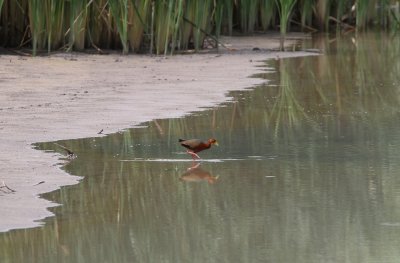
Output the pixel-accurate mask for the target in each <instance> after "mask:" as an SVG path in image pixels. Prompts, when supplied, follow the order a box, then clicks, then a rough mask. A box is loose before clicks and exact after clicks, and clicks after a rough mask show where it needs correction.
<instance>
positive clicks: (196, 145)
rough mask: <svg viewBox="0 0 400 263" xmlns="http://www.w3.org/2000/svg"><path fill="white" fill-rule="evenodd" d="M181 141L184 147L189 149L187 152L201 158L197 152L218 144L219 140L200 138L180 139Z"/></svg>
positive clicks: (193, 156)
mask: <svg viewBox="0 0 400 263" xmlns="http://www.w3.org/2000/svg"><path fill="white" fill-rule="evenodd" d="M179 142H180V143H181V145H182V146H183V147H185V148H187V149H188V150H187V153H188V154H190V155H191V156H192V158H193V159H195V158H197V159H199V158H200V156H198V155H197V153H198V152H201V151H203V150H206V149H209V148H210V147H211V145H217V146H218V142H217V140H216V139H208V140H207V141H202V140H200V139H189V140H185V139H179Z"/></svg>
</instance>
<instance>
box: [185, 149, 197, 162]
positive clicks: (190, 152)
mask: <svg viewBox="0 0 400 263" xmlns="http://www.w3.org/2000/svg"><path fill="white" fill-rule="evenodd" d="M186 152H187V153H188V154H190V155H191V156H192V158H193V160H194V159H200V156H198V155H197V154H196V153H195V152H192V151H186Z"/></svg>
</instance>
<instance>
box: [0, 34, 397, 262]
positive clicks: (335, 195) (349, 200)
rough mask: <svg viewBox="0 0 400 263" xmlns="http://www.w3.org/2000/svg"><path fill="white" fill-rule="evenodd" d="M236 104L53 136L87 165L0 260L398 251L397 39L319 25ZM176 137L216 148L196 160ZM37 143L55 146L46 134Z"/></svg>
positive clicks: (11, 239) (296, 256) (228, 258)
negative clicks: (323, 33) (96, 132)
mask: <svg viewBox="0 0 400 263" xmlns="http://www.w3.org/2000/svg"><path fill="white" fill-rule="evenodd" d="M304 45H305V48H309V47H312V48H320V49H322V50H323V51H324V54H323V55H321V56H318V57H305V58H292V59H282V60H275V61H269V62H268V66H272V67H274V68H275V69H276V73H265V77H266V78H268V79H271V80H272V81H271V82H270V83H269V84H268V85H264V86H260V87H256V88H254V89H252V90H246V91H241V92H232V93H231V94H230V95H231V96H232V97H233V98H234V99H233V101H234V102H232V103H228V104H224V105H221V107H218V108H215V109H210V110H206V111H204V112H200V113H194V114H193V115H190V116H187V117H185V118H178V119H168V120H154V121H152V122H149V123H145V124H144V126H145V127H142V128H136V129H130V130H127V131H125V132H123V133H119V134H114V135H111V136H107V137H104V138H95V139H94V138H89V139H83V140H70V141H62V142H58V143H59V144H62V145H65V146H67V147H68V148H70V149H73V150H74V151H75V153H76V154H77V156H78V157H77V158H76V159H74V160H73V161H71V162H70V163H69V164H68V165H66V166H65V169H66V170H67V171H68V172H69V173H71V174H74V175H80V176H84V179H83V180H82V182H81V183H80V184H78V185H75V186H69V187H63V188H62V189H61V190H60V191H55V192H53V193H49V194H46V195H44V197H45V198H47V199H50V200H53V201H55V202H58V203H61V204H63V205H62V206H60V207H56V208H52V209H51V210H52V211H53V212H54V213H55V214H56V216H55V217H52V218H48V219H46V220H44V222H45V225H44V226H43V227H40V228H34V229H26V230H15V231H10V232H8V233H3V234H0V262H85V263H87V262H398V260H399V258H400V250H399V247H400V238H399V237H400V150H399V146H400V133H399V131H400V107H399V106H400V105H399V91H400V39H399V37H398V36H397V37H393V36H388V35H386V34H374V33H370V34H365V35H358V36H357V37H356V36H354V35H353V36H351V35H348V36H345V37H343V36H342V37H339V36H338V37H335V36H334V37H332V36H328V37H320V38H315V39H314V40H313V42H311V43H305V44H304ZM181 137H184V138H185V137H188V138H189V137H199V138H208V137H215V138H217V139H218V141H219V144H220V147H214V148H212V149H210V150H208V151H204V152H202V153H200V155H201V156H202V158H203V161H201V162H198V163H193V162H192V161H191V159H190V156H188V155H186V154H185V153H184V149H183V148H182V147H180V146H179V144H178V143H177V140H178V138H181ZM38 148H40V149H47V150H56V151H60V152H62V150H61V149H60V148H59V147H57V146H56V145H54V144H53V143H45V144H40V145H38Z"/></svg>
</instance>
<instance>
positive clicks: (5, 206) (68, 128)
mask: <svg viewBox="0 0 400 263" xmlns="http://www.w3.org/2000/svg"><path fill="white" fill-rule="evenodd" d="M224 42H225V43H226V44H227V45H228V46H230V47H231V48H234V49H235V50H236V51H230V52H223V53H222V54H211V53H208V54H196V55H177V56H173V57H168V58H162V57H149V56H138V55H129V56H120V55H107V56H100V55H84V54H58V55H52V56H50V57H35V58H28V57H19V56H8V55H1V56H0V87H1V93H0V134H1V137H0V147H1V149H2V151H1V152H0V163H1V168H2V169H1V173H0V186H2V185H3V182H4V183H5V184H6V185H7V186H8V187H9V188H10V189H13V190H15V192H13V193H11V192H10V190H9V189H7V188H5V187H1V188H0V214H1V217H0V232H2V231H7V230H10V229H17V228H28V227H35V226H39V225H40V222H37V220H40V219H42V218H44V217H48V216H51V215H52V214H51V213H50V212H49V211H48V210H47V208H48V207H50V206H54V205H56V204H53V203H51V202H49V201H47V200H44V199H42V198H39V197H38V195H39V194H41V193H45V192H49V191H52V190H55V189H58V188H59V187H60V186H63V185H70V184H76V183H77V182H78V181H79V178H77V177H74V176H71V175H69V174H67V173H65V172H64V171H62V170H61V169H60V167H59V166H57V165H56V163H57V162H58V158H59V156H58V155H57V154H53V153H44V152H40V151H37V150H34V149H32V146H31V144H32V143H35V142H44V141H55V140H60V139H73V138H82V137H94V136H100V135H98V134H97V133H98V132H99V131H100V130H102V129H103V130H104V132H103V133H105V134H110V133H114V132H117V131H119V130H121V129H126V128H130V127H134V126H135V125H138V124H140V123H141V122H144V121H149V120H152V119H155V118H169V117H177V116H182V115H185V114H188V113H190V112H191V111H195V110H199V109H200V107H210V106H213V105H216V104H218V103H221V102H224V101H226V100H228V99H229V98H227V97H226V94H227V92H228V91H230V90H238V89H243V88H248V87H251V86H253V85H256V84H259V83H261V82H262V81H263V80H260V79H255V78H248V77H249V76H251V75H252V74H254V73H256V72H257V71H260V70H262V69H260V68H258V67H256V66H258V65H260V64H262V62H261V61H263V60H266V59H270V58H273V59H276V58H277V57H288V56H304V55H310V53H305V52H296V53H293V52H289V53H279V52H272V51H267V50H268V49H270V48H277V47H278V40H277V39H276V38H266V37H256V38H239V39H233V38H225V39H224ZM253 47H258V48H260V49H261V51H252V48H253ZM103 136H104V135H103ZM41 182H42V183H41Z"/></svg>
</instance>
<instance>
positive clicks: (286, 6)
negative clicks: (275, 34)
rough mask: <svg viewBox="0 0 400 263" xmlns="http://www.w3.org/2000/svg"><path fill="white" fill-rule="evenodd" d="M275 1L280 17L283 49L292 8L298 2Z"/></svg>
mask: <svg viewBox="0 0 400 263" xmlns="http://www.w3.org/2000/svg"><path fill="white" fill-rule="evenodd" d="M275 1H276V5H277V6H278V11H279V18H280V32H281V41H280V46H279V49H280V50H282V51H283V50H284V44H285V38H286V31H287V27H288V23H289V20H290V16H291V14H292V10H293V8H294V6H295V4H296V0H275Z"/></svg>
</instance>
